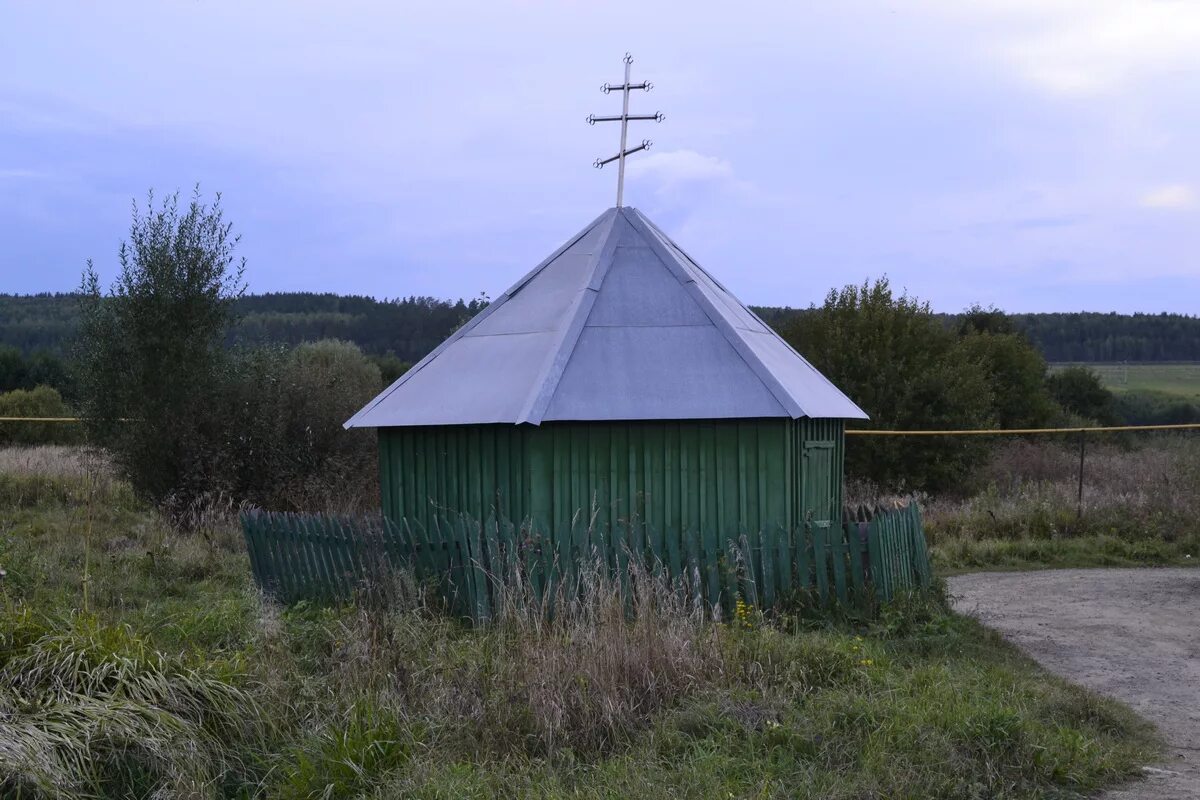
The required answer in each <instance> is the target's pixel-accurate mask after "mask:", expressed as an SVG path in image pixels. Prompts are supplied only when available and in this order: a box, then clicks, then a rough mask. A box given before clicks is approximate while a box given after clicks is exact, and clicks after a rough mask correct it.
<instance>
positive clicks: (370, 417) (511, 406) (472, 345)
mask: <svg viewBox="0 0 1200 800" xmlns="http://www.w3.org/2000/svg"><path fill="white" fill-rule="evenodd" d="M553 336H554V334H553V332H550V331H539V332H536V333H512V334H507V335H502V336H464V337H463V338H461V339H459V340H458V341H456V342H455V343H454V344H453V345H452V346H451V347H448V348H446V350H445V351H443V352H442V354H441V355H440V356H438V358H437V360H436V362H435V364H434V365H431V366H430V367H428V368H426V369H423V370H421V371H420V372H418V373H417V374H416V375H414V376H413V378H412V380H409V381H406V382H405V383H404V384H403V385H401V386H400V387H398V388H397V389H396V390H395V391H393V392H392V393H391V394H389V396H388V398H387V401H386V402H384V403H380V404H378V405H376V406H374V407H373V408H371V409H370V410H368V411H366V412H365V413H362V415H361V417H360V418H357V421H356V422H355V424H354V425H353V427H360V428H361V427H372V428H383V427H389V426H399V425H463V424H468V423H488V422H513V421H514V420H516V419H517V416H518V415H519V414H520V413H521V409H522V407H523V406H524V404H525V400H526V397H527V396H528V394H529V386H530V385H531V384H532V383H533V382H534V381H535V380H536V379H537V373H538V368H539V366H540V364H541V356H542V354H543V353H545V351H546V348H547V347H549V346H550V340H551V339H552V338H553Z"/></svg>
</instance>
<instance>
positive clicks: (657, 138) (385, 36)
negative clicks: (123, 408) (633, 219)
mask: <svg viewBox="0 0 1200 800" xmlns="http://www.w3.org/2000/svg"><path fill="white" fill-rule="evenodd" d="M627 51H628V52H631V53H632V54H633V55H634V59H635V60H634V64H633V78H634V80H635V81H637V80H642V79H647V80H650V81H652V82H653V83H654V88H653V90H652V91H651V92H649V93H634V94H633V96H632V101H631V104H632V110H633V111H634V112H636V113H654V112H655V111H662V112H663V113H664V114H665V116H666V119H665V121H664V122H663V123H661V124H654V123H647V122H643V123H631V133H630V136H631V141H634V142H636V141H640V140H641V139H642V138H649V139H651V140H652V141H653V146H652V147H651V149H650V150H649V151H647V152H645V153H639V154H637V155H635V156H631V157H630V159H629V166H628V176H627V181H626V188H625V202H626V204H627V205H631V206H635V207H637V208H639V209H640V210H642V211H643V212H644V213H646V214H647V215H648V216H649V217H650V218H651V219H653V220H654V221H655V222H656V223H657V224H658V225H659V226H660V227H662V228H663V229H664V230H666V231H667V232H668V233H669V234H670V235H671V236H672V237H673V238H675V239H676V241H677V242H678V243H679V244H680V245H681V246H682V247H684V248H685V249H686V250H687V251H688V252H689V253H690V254H691V255H692V256H693V257H694V258H696V260H697V261H699V262H700V263H701V264H702V265H703V266H705V268H706V269H708V270H709V271H710V272H712V273H714V274H715V275H716V276H718V277H719V278H720V279H721V280H722V281H723V282H724V283H725V284H726V285H727V286H728V287H729V288H730V289H731V290H733V291H734V292H735V293H736V294H737V295H738V296H739V297H740V298H741V299H742V300H743V301H744V302H747V303H751V304H760V305H791V306H808V305H810V304H812V303H820V301H821V300H822V299H823V297H824V296H825V294H826V293H827V292H828V291H829V289H830V288H831V287H835V286H842V285H845V284H847V283H861V282H862V281H864V280H867V279H873V278H877V277H880V276H884V275H886V276H887V277H888V278H889V279H890V281H891V283H892V285H893V286H894V287H896V288H897V289H902V290H905V291H907V292H908V293H909V294H911V295H914V296H916V297H918V298H921V299H923V300H928V301H929V302H930V303H931V304H932V306H933V307H934V308H935V309H936V310H939V311H957V310H961V309H962V308H965V307H967V306H968V305H971V304H974V303H979V304H982V305H985V306H989V305H994V306H997V307H999V308H1002V309H1005V310H1007V311H1012V312H1029V311H1079V310H1090V311H1119V312H1134V311H1141V312H1159V311H1172V312H1181V313H1187V314H1197V313H1200V102H1197V98H1200V2H1198V1H1197V0H972V1H971V2H968V3H965V2H962V0H908V1H906V2H891V3H884V2H863V1H860V0H839V2H836V3H795V2H778V3H758V2H751V1H750V0H745V1H744V2H739V3H736V4H731V3H729V2H721V3H709V2H704V1H703V0H693V1H692V2H686V3H682V2H681V3H656V2H647V1H646V0H643V2H636V3H626V2H620V1H619V0H612V1H611V2H604V3H596V2H587V3H583V2H579V3H576V2H553V3H543V2H503V0H491V1H490V2H476V3H464V2H440V3H421V4H416V3H393V2H389V3H383V2H379V3H364V2H336V3H335V2H332V0H330V1H329V2H319V3H318V2H310V3H306V2H294V1H293V0H287V1H286V2H284V1H282V0H278V1H277V0H255V2H249V3H247V2H220V1H219V0H180V1H179V2H146V3H128V2H120V0H106V2H104V3H82V2H81V3H78V4H72V3H67V2H52V3H34V2H23V1H22V0H0V242H2V243H3V246H0V292H19V293H29V292H38V291H68V290H71V289H73V288H75V287H76V286H78V284H79V279H80V273H81V271H82V269H83V268H84V266H85V263H86V261H87V259H89V258H90V259H93V260H94V262H95V264H96V267H97V269H98V270H99V271H100V273H101V276H102V278H103V279H105V280H111V279H112V278H113V277H115V274H116V269H117V262H116V253H117V248H118V246H119V244H120V241H121V239H122V237H123V236H124V235H125V234H126V233H127V231H128V228H129V221H130V214H131V207H132V204H133V203H134V202H140V203H145V200H146V196H147V192H148V191H149V190H151V189H153V190H154V191H155V192H156V193H157V194H158V195H162V194H163V193H166V192H170V191H173V190H176V189H181V190H183V191H184V193H185V194H186V193H188V192H190V191H191V189H192V187H193V186H194V185H196V184H199V186H200V191H201V192H202V193H203V194H204V195H205V196H206V197H208V198H210V199H211V197H212V196H213V194H214V193H216V192H220V193H221V194H222V204H223V206H224V208H225V211H226V216H227V218H228V219H229V220H230V221H231V222H233V224H234V227H235V230H236V231H237V232H238V233H240V234H241V237H242V239H241V244H240V253H241V254H242V255H244V256H245V257H246V260H247V271H246V276H247V279H248V283H249V289H250V291H252V292H267V291H332V292H339V293H345V294H366V295H373V296H375V297H399V296H408V295H431V296H435V297H446V298H458V297H468V298H469V297H478V296H480V295H481V294H486V295H487V296H490V297H495V296H498V295H499V294H500V293H502V292H503V291H504V290H505V289H506V288H507V287H508V286H509V285H511V284H512V283H513V282H514V281H516V280H517V279H518V278H519V277H520V276H521V275H523V274H524V273H525V272H526V271H528V270H529V269H530V268H532V267H533V266H534V265H536V264H537V263H538V262H539V261H540V260H541V259H542V258H543V257H545V256H546V255H548V254H549V253H550V252H552V251H553V250H554V249H555V248H556V247H557V246H558V245H560V244H561V243H562V242H563V241H565V240H566V239H568V238H569V237H571V236H572V235H573V234H574V233H575V232H576V231H578V230H579V229H581V228H582V227H584V226H585V225H586V224H587V223H589V222H590V221H591V220H592V219H593V218H594V217H595V216H597V215H598V214H599V213H600V212H601V211H603V210H604V209H606V208H608V207H610V206H612V205H613V204H614V202H615V184H616V170H615V168H614V167H615V165H611V166H609V167H605V168H604V169H601V170H597V169H594V168H593V166H592V162H593V161H594V160H595V159H596V158H597V157H607V156H609V155H611V154H612V153H614V152H615V151H616V149H617V137H618V130H617V126H615V125H612V124H607V125H606V124H597V125H595V126H591V127H589V126H588V125H587V124H586V123H585V118H586V117H587V115H588V114H598V115H600V114H616V113H619V111H620V99H619V95H616V94H609V95H604V94H602V93H601V91H600V86H601V84H603V83H605V82H609V83H619V82H620V81H621V78H622V63H621V58H622V56H623V55H624V54H625V53H626V52H627Z"/></svg>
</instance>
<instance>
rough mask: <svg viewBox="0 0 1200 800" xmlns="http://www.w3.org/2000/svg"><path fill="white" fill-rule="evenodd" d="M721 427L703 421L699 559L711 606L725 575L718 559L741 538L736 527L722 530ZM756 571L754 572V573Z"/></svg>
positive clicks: (714, 602)
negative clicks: (738, 537) (728, 542)
mask: <svg viewBox="0 0 1200 800" xmlns="http://www.w3.org/2000/svg"><path fill="white" fill-rule="evenodd" d="M717 436H718V429H717V426H716V425H714V424H713V423H701V424H700V486H699V495H700V526H701V527H700V530H701V532H702V534H703V536H702V538H701V540H700V549H699V552H698V562H699V567H700V570H701V571H702V573H703V579H704V583H705V588H706V589H707V598H708V604H709V606H715V605H717V603H719V602H720V599H721V575H720V571H719V567H718V559H719V558H720V557H721V554H722V553H723V552H724V550H725V546H726V545H725V543H726V541H727V540H730V539H732V540H734V541H736V539H737V533H736V532H735V531H729V532H726V531H724V530H722V523H723V521H724V520H723V519H722V517H721V511H722V508H721V506H722V504H721V502H720V501H721V493H722V491H723V490H724V487H723V485H722V484H723V482H722V480H721V475H720V470H719V466H718V458H717V449H718V447H719V444H718V441H717ZM750 574H751V575H753V573H750Z"/></svg>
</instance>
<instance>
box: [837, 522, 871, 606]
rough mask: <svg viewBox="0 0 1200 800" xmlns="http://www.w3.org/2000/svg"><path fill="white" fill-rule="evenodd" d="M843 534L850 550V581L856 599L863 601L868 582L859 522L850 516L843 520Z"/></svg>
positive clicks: (859, 601) (856, 600)
mask: <svg viewBox="0 0 1200 800" xmlns="http://www.w3.org/2000/svg"><path fill="white" fill-rule="evenodd" d="M842 535H843V536H844V537H845V539H846V547H847V548H849V550H850V583H851V587H852V589H853V591H854V600H855V602H858V603H862V602H863V598H864V597H865V596H866V589H867V583H866V571H865V570H864V569H863V552H862V543H861V541H860V537H859V533H858V523H857V522H855V521H854V520H852V519H849V518H847V519H845V520H843V522H842Z"/></svg>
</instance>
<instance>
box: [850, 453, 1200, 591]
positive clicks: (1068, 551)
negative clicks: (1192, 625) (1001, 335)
mask: <svg viewBox="0 0 1200 800" xmlns="http://www.w3.org/2000/svg"><path fill="white" fill-rule="evenodd" d="M972 483H973V485H974V487H975V490H974V491H972V492H966V493H961V494H958V495H944V496H928V495H926V496H921V497H919V498H918V499H919V500H920V502H921V505H922V509H923V511H924V513H925V518H926V522H927V534H928V536H929V541H930V545H931V547H932V549H933V553H934V557H935V562H936V563H937V564H938V565H939V566H940V567H942V568H943V569H951V570H960V569H978V568H987V567H1037V566H1102V565H1117V564H1137V563H1151V564H1153V563H1187V562H1188V561H1190V560H1191V558H1192V557H1198V558H1200V437H1197V436H1195V435H1191V436H1188V435H1183V436H1171V435H1162V434H1157V435H1149V434H1143V435H1142V436H1141V437H1140V438H1139V439H1137V440H1133V439H1116V440H1114V439H1112V438H1110V439H1109V440H1108V441H1103V442H1102V441H1091V440H1090V441H1089V442H1088V445H1087V449H1086V453H1085V462H1084V487H1083V502H1082V504H1081V505H1080V504H1079V503H1078V498H1079V448H1078V444H1077V442H1070V441H1068V442H1055V441H1048V440H1045V439H1038V440H1032V441H1009V442H1004V443H1002V444H1000V445H999V446H997V447H996V449H995V450H994V451H993V454H992V458H991V459H990V461H989V462H988V463H987V464H986V465H985V466H984V467H983V468H982V469H981V470H980V472H979V474H978V475H977V476H975V477H974V478H973V479H972ZM897 499H899V498H897V497H892V496H887V495H883V494H880V493H878V492H876V491H875V490H874V489H873V488H872V487H871V486H869V485H866V484H851V485H850V486H848V487H847V502H850V503H866V504H871V503H885V504H886V503H890V502H894V501H895V500H897Z"/></svg>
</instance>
